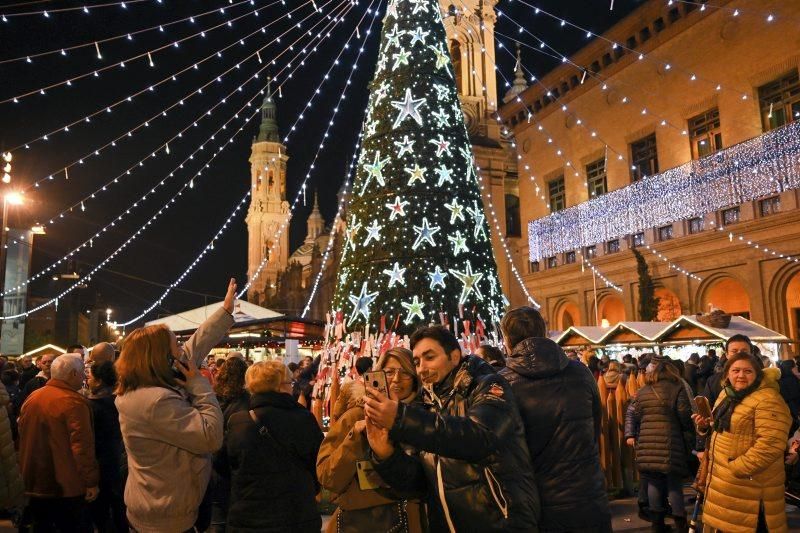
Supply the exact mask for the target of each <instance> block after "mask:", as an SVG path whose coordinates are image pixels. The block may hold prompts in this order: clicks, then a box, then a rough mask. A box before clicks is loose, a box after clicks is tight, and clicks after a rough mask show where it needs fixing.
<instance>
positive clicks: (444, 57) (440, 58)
mask: <svg viewBox="0 0 800 533" xmlns="http://www.w3.org/2000/svg"><path fill="white" fill-rule="evenodd" d="M428 49H429V50H431V51H432V52H433V53H434V54H436V68H437V69H440V68H442V67H447V62H448V61H449V60H450V52H448V51H447V50H445V49H444V48H442V45H441V44H440V45H439V46H431V45H428Z"/></svg>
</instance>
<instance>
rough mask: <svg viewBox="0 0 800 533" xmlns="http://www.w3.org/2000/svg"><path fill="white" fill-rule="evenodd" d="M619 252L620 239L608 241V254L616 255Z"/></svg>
mask: <svg viewBox="0 0 800 533" xmlns="http://www.w3.org/2000/svg"><path fill="white" fill-rule="evenodd" d="M617 252H619V239H614V240H613V241H608V243H606V253H609V254H615V253H617Z"/></svg>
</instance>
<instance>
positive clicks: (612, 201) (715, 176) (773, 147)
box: [528, 122, 800, 261]
mask: <svg viewBox="0 0 800 533" xmlns="http://www.w3.org/2000/svg"><path fill="white" fill-rule="evenodd" d="M797 188H800V122H794V123H791V124H788V125H787V126H784V127H783V128H780V129H777V130H774V131H771V132H768V133H765V134H763V135H760V136H758V137H755V138H753V139H750V140H748V141H745V142H743V143H740V144H737V145H735V146H731V147H730V148H727V149H725V150H720V151H719V152H715V153H714V154H711V155H709V156H707V157H704V158H703V159H700V160H697V161H691V162H689V163H686V164H684V165H681V166H679V167H676V168H673V169H670V170H667V171H666V172H662V173H661V174H656V175H653V176H649V177H647V178H645V179H643V180H641V181H638V182H635V183H632V184H630V185H628V186H627V187H623V188H621V189H617V190H614V191H611V192H609V193H608V194H604V195H603V196H600V197H598V198H594V199H592V200H589V201H586V202H583V203H582V204H578V205H576V206H573V207H569V208H567V209H564V210H562V211H559V212H557V213H553V214H552V215H549V216H546V217H543V218H539V219H536V220H533V221H531V222H529V223H528V244H529V246H530V260H531V261H539V260H541V259H543V258H545V257H550V256H553V255H555V254H558V253H561V252H565V251H567V250H576V249H581V248H583V247H585V246H591V245H593V244H599V243H602V242H606V241H609V240H611V239H616V238H619V237H623V236H625V235H630V234H633V233H637V232H640V231H643V230H645V229H647V228H652V227H658V226H665V225H667V224H671V223H673V222H676V221H678V220H683V219H688V218H694V217H700V216H703V215H705V214H706V213H711V212H714V211H717V210H719V209H722V208H725V207H729V206H733V205H739V204H741V203H743V202H747V201H752V200H755V199H757V198H760V197H763V196H767V195H770V194H776V193H779V192H782V191H785V190H791V189H797Z"/></svg>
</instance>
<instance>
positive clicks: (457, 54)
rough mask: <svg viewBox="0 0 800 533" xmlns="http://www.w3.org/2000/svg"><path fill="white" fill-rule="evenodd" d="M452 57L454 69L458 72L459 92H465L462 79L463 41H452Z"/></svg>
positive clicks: (457, 86)
mask: <svg viewBox="0 0 800 533" xmlns="http://www.w3.org/2000/svg"><path fill="white" fill-rule="evenodd" d="M450 59H451V60H452V61H453V70H454V71H455V73H456V88H457V89H458V94H464V92H463V86H462V79H461V43H459V42H458V41H455V40H453V41H450Z"/></svg>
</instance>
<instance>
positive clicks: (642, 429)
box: [625, 379, 693, 477]
mask: <svg viewBox="0 0 800 533" xmlns="http://www.w3.org/2000/svg"><path fill="white" fill-rule="evenodd" d="M636 426H638V427H639V431H638V433H637V432H636V430H635V428H636ZM692 427H693V426H692V408H691V405H690V404H689V397H688V395H687V394H686V389H685V388H684V386H683V383H680V382H677V381H669V380H667V379H662V380H659V381H658V382H656V383H653V384H651V385H645V386H644V387H642V388H641V389H639V391H638V392H637V394H636V399H634V400H633V410H632V416H631V417H630V420H627V421H626V424H625V438H626V439H627V438H630V437H633V438H635V439H636V466H637V467H638V469H639V472H658V473H662V474H672V475H675V476H679V477H685V476H688V475H689V467H688V464H687V459H688V453H689V451H688V450H689V449H690V448H687V442H686V440H685V438H684V432H687V431H690V430H691V428H692Z"/></svg>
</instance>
